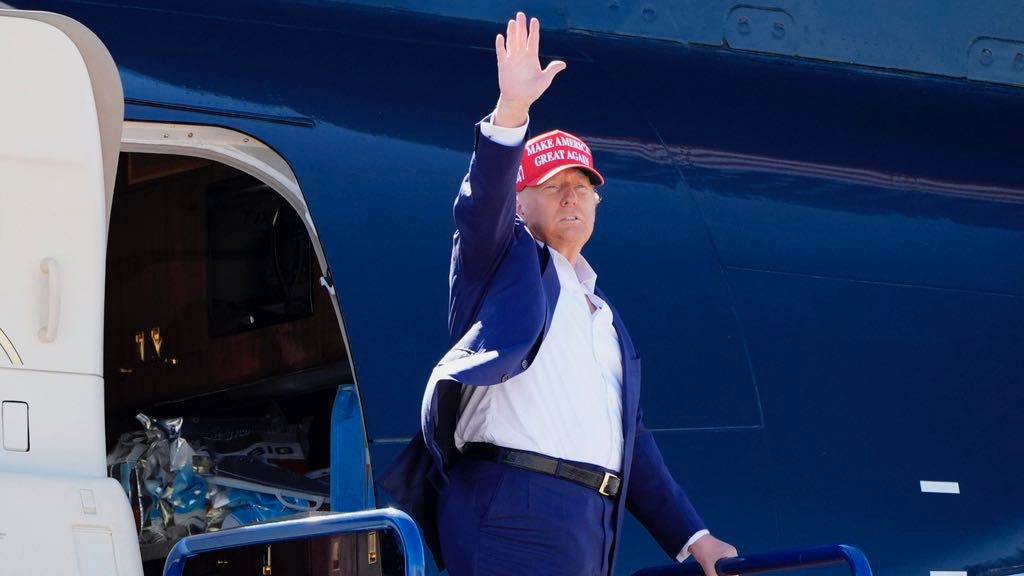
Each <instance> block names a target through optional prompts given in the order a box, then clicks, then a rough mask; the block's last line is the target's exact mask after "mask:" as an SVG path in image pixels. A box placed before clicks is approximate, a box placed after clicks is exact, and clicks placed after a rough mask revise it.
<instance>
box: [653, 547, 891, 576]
mask: <svg viewBox="0 0 1024 576" xmlns="http://www.w3.org/2000/svg"><path fill="white" fill-rule="evenodd" d="M839 562H846V564H847V565H848V566H849V567H850V570H851V571H852V572H853V576H871V565H870V564H868V559H867V558H866V557H865V556H864V553H863V552H861V551H860V550H858V549H857V548H854V547H853V546H847V545H846V544H833V545H831V546H820V547H817V548H792V549H789V550H777V551H775V552H766V553H764V554H750V555H748V556H739V557H736V558H723V559H721V560H719V561H718V562H716V563H715V569H716V570H718V573H719V574H721V575H723V576H730V575H733V574H754V573H757V572H771V571H774V570H786V569H788V568H803V567H807V566H819V565H822V564H837V563H839ZM633 576H704V571H703V570H702V569H701V567H700V564H697V563H696V562H684V563H682V564H673V565H670V566H658V567H656V568H645V569H643V570H640V571H638V572H634V573H633Z"/></svg>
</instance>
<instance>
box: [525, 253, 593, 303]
mask: <svg viewBox="0 0 1024 576" xmlns="http://www.w3.org/2000/svg"><path fill="white" fill-rule="evenodd" d="M538 244H539V245H541V246H543V244H542V243H540V242H538ZM547 248H548V252H550V253H551V257H552V259H553V260H554V262H555V270H556V271H557V272H558V279H559V281H560V282H561V284H562V286H563V287H580V288H582V289H583V290H585V291H586V292H587V293H588V294H593V293H594V290H595V289H596V286H597V272H595V271H594V268H593V267H591V266H590V263H589V262H587V259H586V258H584V257H583V255H582V254H580V255H579V256H578V257H577V258H576V264H575V265H573V264H570V263H569V260H568V259H567V258H566V257H565V256H562V254H561V253H560V252H559V251H558V250H555V249H554V248H552V247H550V246H548V247H547Z"/></svg>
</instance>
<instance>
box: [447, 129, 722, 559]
mask: <svg viewBox="0 0 1024 576" xmlns="http://www.w3.org/2000/svg"><path fill="white" fill-rule="evenodd" d="M528 125H529V119H527V122H526V124H524V125H523V126H520V127H518V128H506V127H502V126H495V125H494V124H492V123H491V122H489V121H484V122H481V123H480V132H481V134H482V135H483V136H485V137H486V138H489V139H491V140H492V141H494V142H496V143H498V144H502V145H504V146H518V145H519V144H520V143H521V142H522V141H523V139H524V138H525V137H526V128H527V126H528ZM548 250H549V251H550V253H551V257H552V258H551V262H552V263H553V264H554V266H555V270H556V272H557V273H558V281H559V284H560V286H561V288H560V291H559V295H558V302H557V303H556V304H555V312H554V314H553V316H552V319H551V326H550V327H549V329H548V333H547V336H546V337H545V338H544V341H543V342H542V343H541V347H540V350H538V351H537V356H536V358H535V359H534V361H533V365H531V366H530V367H529V368H528V369H527V370H526V371H524V372H523V373H521V374H519V375H518V376H514V377H512V378H510V379H508V380H507V381H506V382H503V383H501V384H495V385H493V386H479V387H477V386H464V387H463V390H462V401H461V404H460V406H459V419H458V423H457V425H456V428H455V445H456V447H457V448H459V450H461V449H462V448H463V446H464V445H465V444H466V443H467V442H487V443H490V444H495V445H498V446H504V447H506V448H514V449H518V450H528V451H531V452H538V453H540V454H546V455H548V456H553V457H555V458H562V459H565V460H574V461H577V462H587V463H590V464H596V465H598V466H601V467H603V468H606V469H608V470H612V471H616V472H618V471H620V470H622V454H623V447H622V443H623V440H622V353H621V351H620V349H619V338H618V334H617V333H616V331H615V327H614V326H613V325H612V314H611V309H610V308H609V307H608V305H607V304H606V303H605V302H604V301H603V300H602V299H601V298H599V297H598V296H597V295H595V294H594V290H595V287H596V283H597V273H596V272H594V269H593V268H591V266H590V264H589V263H588V262H587V261H586V259H585V258H584V257H583V256H582V255H581V256H579V257H578V258H577V260H576V265H575V266H573V265H572V264H570V263H569V261H568V260H567V259H566V258H565V257H564V256H562V255H561V254H560V253H559V252H557V251H555V250H552V249H551V248H550V247H549V248H548ZM588 301H589V303H590V304H593V305H594V308H595V309H594V311H593V312H591V310H590V305H589V304H588ZM707 534H709V532H708V531H707V530H700V531H698V532H696V533H695V534H694V535H693V536H691V537H690V539H689V541H687V542H686V545H685V546H683V549H682V550H680V551H679V554H678V555H677V556H676V559H677V560H678V561H679V562H682V561H683V560H685V559H686V558H688V557H689V556H690V546H691V545H692V544H693V543H694V542H696V541H697V540H698V539H700V538H701V537H702V536H705V535H707Z"/></svg>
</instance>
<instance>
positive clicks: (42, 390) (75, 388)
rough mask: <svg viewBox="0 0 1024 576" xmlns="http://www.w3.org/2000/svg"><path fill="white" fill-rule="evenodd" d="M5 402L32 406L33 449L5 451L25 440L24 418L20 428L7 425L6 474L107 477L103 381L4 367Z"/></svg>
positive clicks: (1, 467) (0, 463)
mask: <svg viewBox="0 0 1024 576" xmlns="http://www.w3.org/2000/svg"><path fill="white" fill-rule="evenodd" d="M0 402H7V403H10V404H12V405H13V404H14V403H18V404H26V405H27V412H28V422H27V424H28V429H27V432H26V435H27V436H28V447H29V449H28V451H24V452H23V451H18V450H9V449H6V448H5V447H4V444H5V443H8V444H9V443H10V442H11V441H13V440H14V439H15V438H20V428H21V426H20V416H19V418H18V419H19V425H18V429H12V428H8V426H10V425H11V424H10V423H9V422H6V421H5V422H4V423H3V424H4V426H3V427H2V428H0V434H3V435H4V438H3V439H2V440H3V441H0V471H2V472H31V473H34V474H69V475H74V476H94V477H95V476H105V475H106V446H105V444H104V433H103V430H104V424H103V380H102V379H101V378H100V377H98V376H91V375H80V374H66V373H61V372H43V371H41V370H17V369H14V368H0ZM9 408H10V407H9ZM20 412H21V411H20V409H19V410H18V411H17V412H15V411H13V410H11V411H9V412H8V413H9V414H13V413H18V414H20ZM0 414H2V413H0Z"/></svg>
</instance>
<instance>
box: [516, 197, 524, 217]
mask: <svg viewBox="0 0 1024 576" xmlns="http://www.w3.org/2000/svg"><path fill="white" fill-rule="evenodd" d="M516 214H518V215H519V217H520V218H522V219H523V222H526V209H525V208H523V203H522V202H520V201H519V195H518V194H517V195H516Z"/></svg>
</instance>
